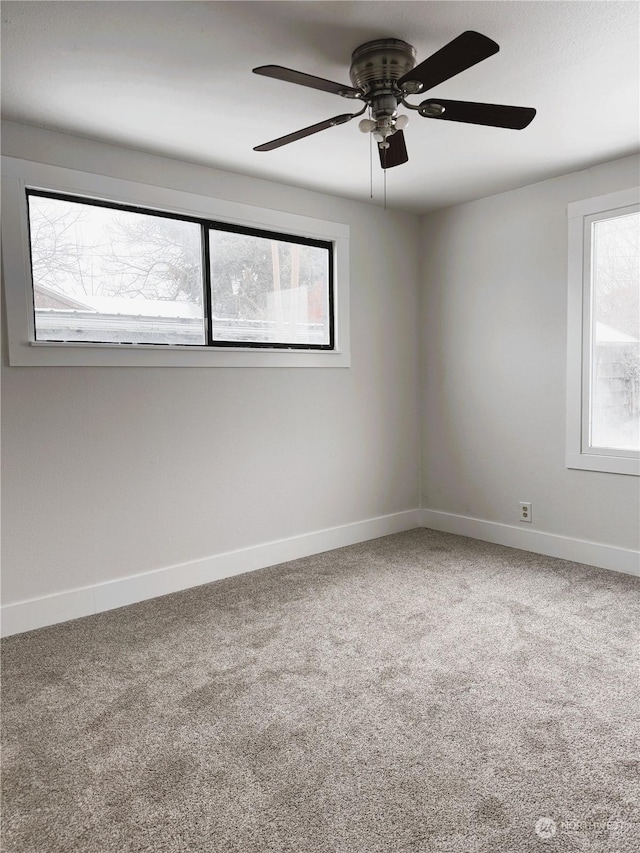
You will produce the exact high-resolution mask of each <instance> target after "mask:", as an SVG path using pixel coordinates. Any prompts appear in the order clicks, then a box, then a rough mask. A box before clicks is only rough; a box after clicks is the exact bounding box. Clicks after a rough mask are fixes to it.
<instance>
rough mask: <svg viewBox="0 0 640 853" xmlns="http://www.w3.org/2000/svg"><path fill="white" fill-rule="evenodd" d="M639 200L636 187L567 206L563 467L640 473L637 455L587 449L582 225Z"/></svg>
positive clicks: (586, 287) (587, 285)
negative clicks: (567, 248) (564, 461)
mask: <svg viewBox="0 0 640 853" xmlns="http://www.w3.org/2000/svg"><path fill="white" fill-rule="evenodd" d="M638 203H640V187H634V188H631V189H627V190H621V191H619V192H615V193H609V194H607V195H602V196H596V197H594V198H589V199H585V200H583V201H577V202H572V203H571V204H569V206H568V209H567V217H568V222H569V234H568V237H569V257H568V260H569V266H568V284H569V287H568V303H567V438H566V442H567V443H566V466H567V468H578V469H582V470H585V471H603V472H607V473H610V474H630V475H635V476H640V459H638V454H630V455H622V454H621V452H620V451H612V452H611V454H610V455H609V454H603V453H598V452H594V451H593V450H588V449H587V448H586V435H587V432H586V427H585V423H586V420H585V418H586V417H587V416H588V415H587V413H586V412H585V409H586V401H585V386H584V382H585V377H586V376H587V374H588V371H587V369H586V366H587V365H588V360H589V358H590V353H589V351H588V348H589V339H588V336H587V334H586V333H585V318H586V317H587V316H588V314H589V312H590V304H589V301H588V300H589V299H590V290H591V282H590V281H589V280H588V279H589V278H590V261H589V258H588V257H587V252H588V250H589V243H588V242H587V241H586V240H585V233H586V232H585V229H586V228H587V227H590V224H591V222H592V221H593V219H594V217H595V218H606V214H607V213H614V212H618V211H619V210H620V208H624V207H629V206H631V205H637V204H638Z"/></svg>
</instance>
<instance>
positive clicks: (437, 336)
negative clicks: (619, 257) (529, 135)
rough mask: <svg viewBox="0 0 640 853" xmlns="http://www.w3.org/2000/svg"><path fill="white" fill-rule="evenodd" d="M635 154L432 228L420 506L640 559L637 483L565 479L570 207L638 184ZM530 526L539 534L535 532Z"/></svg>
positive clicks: (436, 219)
mask: <svg viewBox="0 0 640 853" xmlns="http://www.w3.org/2000/svg"><path fill="white" fill-rule="evenodd" d="M638 177H639V160H638V158H637V157H630V158H625V159H623V160H618V161H615V162H612V163H608V164H605V165H602V166H597V167H595V168H592V169H588V170H585V171H582V172H577V173H574V174H570V175H565V176H563V177H560V178H555V179H553V180H549V181H545V182H542V183H538V184H534V185H532V186H529V187H524V188H522V189H519V190H515V191H513V192H508V193H503V194H501V195H497V196H492V197H490V198H486V199H482V200H479V201H474V202H471V203H469V204H464V205H459V206H457V207H454V208H450V209H447V210H443V211H440V212H437V213H434V214H432V215H430V216H427V217H425V219H424V221H423V226H422V253H423V255H422V261H423V288H422V297H421V318H422V319H421V328H422V344H421V347H422V373H421V377H422V378H421V383H422V441H421V448H422V493H423V494H422V505H423V507H425V508H427V509H431V510H439V511H444V512H449V513H457V514H460V515H465V516H471V517H475V518H480V519H483V520H487V521H494V522H499V523H503V524H515V525H517V524H518V515H517V510H518V502H519V501H532V503H533V518H534V526H535V529H538V530H542V531H545V532H548V533H555V534H559V535H562V536H567V537H572V538H577V539H583V540H587V541H592V542H598V543H603V544H610V545H615V546H618V547H622V548H638V539H639V528H640V521H639V519H640V506H639V495H640V489H639V484H638V478H637V477H631V476H623V475H618V474H606V473H597V472H590V471H575V470H568V469H567V468H565V411H566V410H565V385H566V334H567V218H566V210H567V204H568V203H569V202H571V201H578V200H580V199H585V198H589V197H591V196H597V195H602V194H605V193H609V192H615V191H616V190H620V189H624V188H627V187H632V186H636V185H637V184H638ZM527 526H528V525H527Z"/></svg>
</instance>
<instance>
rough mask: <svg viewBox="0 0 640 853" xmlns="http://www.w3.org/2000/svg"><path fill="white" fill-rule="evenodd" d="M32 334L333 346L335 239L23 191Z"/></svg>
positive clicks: (42, 337)
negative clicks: (257, 228)
mask: <svg viewBox="0 0 640 853" xmlns="http://www.w3.org/2000/svg"><path fill="white" fill-rule="evenodd" d="M27 200H28V210H29V234H30V250H31V251H30V255H31V276H32V281H33V288H32V294H33V308H34V328H35V339H36V341H60V342H66V343H68V342H78V341H80V342H89V343H108V344H119V343H124V344H162V345H168V346H190V345H191V346H204V345H209V346H225V345H232V346H240V347H254V346H258V347H287V348H294V347H299V348H304V349H325V348H331V347H332V345H333V316H332V311H331V308H332V301H333V300H332V287H331V282H332V245H331V244H330V243H328V242H323V241H320V240H310V239H307V238H303V237H295V236H287V237H285V236H283V235H281V234H275V233H269V232H264V231H258V230H255V229H247V228H242V227H238V226H235V227H232V226H230V225H225V224H223V223H212V222H208V221H196V220H189V219H186V218H184V217H181V216H175V215H174V216H168V215H166V214H165V215H163V214H161V213H158V212H157V211H149V210H140V209H132V208H128V207H125V206H123V205H117V204H113V203H106V202H96V201H91V200H89V199H81V198H75V197H69V196H66V197H65V196H61V195H59V194H53V193H47V192H42V191H33V190H27Z"/></svg>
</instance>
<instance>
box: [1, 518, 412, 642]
mask: <svg viewBox="0 0 640 853" xmlns="http://www.w3.org/2000/svg"><path fill="white" fill-rule="evenodd" d="M419 526H420V510H417V509H415V510H407V511H406V512H398V513H394V514H392V515H383V516H379V517H377V518H370V519H367V520H365V521H359V522H354V523H353V524H344V525H341V526H340V527H332V528H328V529H326V530H318V531H315V532H313V533H307V534H303V535H302V536H292V537H291V538H289V539H279V540H276V541H274V542H266V543H264V544H262V545H256V546H253V547H251V548H241V549H239V550H237V551H228V552H226V553H222V554H214V555H213V556H210V557H205V558H204V559H201V560H192V561H190V562H188V563H180V564H178V565H175V566H168V567H166V568H162V569H156V570H154V571H151V572H144V573H142V574H137V575H130V576H128V577H124V578H119V579H118V580H113V581H108V582H107V583H100V584H95V585H93V586H87V587H83V588H81V589H73V590H68V591H66V592H60V593H56V594H54V595H47V596H43V597H41V598H33V599H30V600H28V601H19V602H16V603H15V604H5V605H4V606H3V607H2V608H1V617H2V618H1V629H0V635H1V636H3V637H8V636H10V635H11V634H20V633H22V632H23V631H33V630H35V629H36V628H43V627H45V626H47V625H56V624H57V623H59V622H67V621H68V620H69V619H78V618H79V617H81V616H90V615H91V614H92V613H101V612H103V611H105V610H112V609H113V608H116V607H124V606H125V605H127V604H135V603H136V602H138V601H144V600H146V599H148V598H156V597H157V596H159V595H166V594H167V593H170V592H178V591H179V590H182V589H189V588H190V587H193V586H200V585H201V584H205V583H210V582H211V581H215V580H221V579H222V578H227V577H231V576H232V575H239V574H243V573H244V572H252V571H255V570H256V569H263V568H265V567H266V566H275V565H277V564H278V563H286V562H287V561H289V560H297V559H300V558H301V557H308V556H309V555H311V554H320V553H321V552H323V551H331V550H333V549H334V548H342V547H344V546H345V545H355V544H356V543H358V542H366V541H367V540H369V539H377V538H379V537H380V536H388V535H389V534H391V533H401V532H402V531H403V530H411V529H412V528H414V527H419Z"/></svg>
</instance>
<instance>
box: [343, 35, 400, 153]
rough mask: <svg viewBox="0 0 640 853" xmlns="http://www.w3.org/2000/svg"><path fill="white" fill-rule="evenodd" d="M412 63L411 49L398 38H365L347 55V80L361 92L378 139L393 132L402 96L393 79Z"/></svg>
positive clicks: (398, 76)
mask: <svg viewBox="0 0 640 853" xmlns="http://www.w3.org/2000/svg"><path fill="white" fill-rule="evenodd" d="M415 64H416V52H415V49H414V48H413V47H412V46H411V45H410V44H407V42H406V41H402V40H401V39H392V38H388V39H376V40H375V41H368V42H366V43H365V44H361V45H360V47H357V48H356V49H355V50H354V51H353V54H352V55H351V68H350V70H349V76H350V78H351V82H352V84H353V85H354V86H355V87H357V88H358V89H360V90H361V91H362V92H363V100H365V101H366V102H367V104H369V106H370V107H371V115H372V117H373V118H374V119H375V121H376V123H377V132H378V134H380V135H381V137H382V139H385V138H386V136H387V135H388V134H390V133H393V132H394V129H395V119H396V117H397V115H398V104H399V103H400V100H401V99H402V96H403V93H402V92H401V90H400V88H399V87H398V85H397V83H396V80H399V79H400V78H401V77H404V75H405V74H408V73H409V71H411V69H412V68H413V67H414V66H415Z"/></svg>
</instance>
